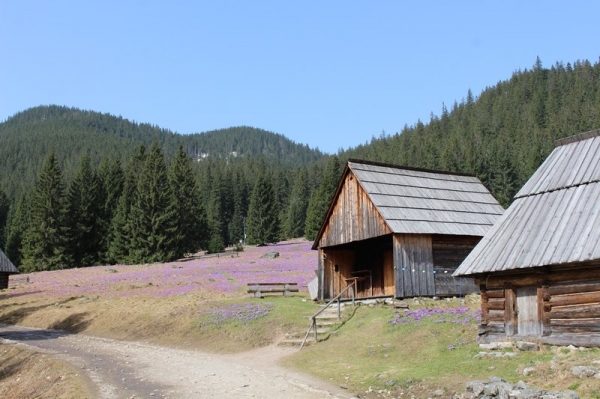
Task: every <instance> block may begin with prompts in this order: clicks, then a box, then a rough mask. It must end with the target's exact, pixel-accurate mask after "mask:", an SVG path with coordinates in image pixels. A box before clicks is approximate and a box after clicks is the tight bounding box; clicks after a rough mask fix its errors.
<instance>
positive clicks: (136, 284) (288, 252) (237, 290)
mask: <svg viewBox="0 0 600 399" xmlns="http://www.w3.org/2000/svg"><path fill="white" fill-rule="evenodd" d="M311 245H312V242H308V241H293V242H282V243H279V244H274V245H269V246H265V247H246V248H245V250H244V251H242V252H228V253H226V254H220V255H218V256H217V255H212V256H210V257H191V258H188V259H182V260H180V261H176V262H169V263H161V264H147V265H113V266H96V267H85V268H78V269H68V270H59V271H49V272H37V273H29V274H21V275H15V276H11V278H10V285H9V288H12V289H11V290H8V291H7V292H6V294H7V296H17V295H23V294H33V293H40V294H42V293H43V294H47V295H49V296H53V297H61V296H102V297H114V298H119V297H143V296H149V297H169V296H173V295H180V294H186V293H194V292H199V291H201V292H202V295H203V296H211V295H214V296H216V297H230V296H236V295H241V294H243V293H245V291H246V288H247V284H248V283H252V282H261V283H262V282H286V283H297V284H298V287H299V288H300V290H301V291H306V285H307V284H308V282H309V281H310V280H312V279H313V278H314V277H315V273H314V270H315V269H316V268H317V252H316V251H311V250H310V247H311ZM271 251H277V252H279V254H280V256H279V257H277V258H275V259H267V258H261V257H262V256H263V255H264V254H265V253H267V252H271ZM257 280H260V281H257Z"/></svg>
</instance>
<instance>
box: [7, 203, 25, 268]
mask: <svg viewBox="0 0 600 399" xmlns="http://www.w3.org/2000/svg"><path fill="white" fill-rule="evenodd" d="M28 220H29V201H28V200H27V198H26V197H25V196H24V195H22V196H21V197H19V200H18V201H17V205H16V206H15V207H14V208H13V209H11V212H10V214H9V218H8V225H7V229H6V247H5V249H4V253H5V254H6V256H8V258H9V259H10V260H11V262H12V263H13V264H14V265H15V266H17V267H18V266H19V265H20V264H21V259H22V258H23V253H22V251H21V249H22V247H23V235H24V234H25V231H26V230H27V228H28V226H29V223H28Z"/></svg>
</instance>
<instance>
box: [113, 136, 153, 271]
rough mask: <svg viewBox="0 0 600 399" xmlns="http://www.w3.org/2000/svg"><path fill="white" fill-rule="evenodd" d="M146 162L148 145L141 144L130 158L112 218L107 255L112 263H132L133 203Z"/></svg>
mask: <svg viewBox="0 0 600 399" xmlns="http://www.w3.org/2000/svg"><path fill="white" fill-rule="evenodd" d="M145 162H146V147H145V146H143V145H141V146H140V147H139V148H138V151H137V153H136V154H135V155H134V156H133V157H132V158H131V159H130V160H129V163H128V165H127V170H126V172H125V181H124V183H123V191H122V193H121V196H120V197H119V200H118V203H117V209H116V210H115V213H114V216H113V218H112V219H111V224H110V230H109V235H108V243H107V246H108V251H107V256H106V257H107V259H108V261H109V262H110V263H131V259H130V256H129V255H130V250H131V247H132V245H131V234H132V226H131V215H130V212H131V204H132V203H133V202H134V201H135V200H136V192H137V184H138V181H139V178H140V175H141V173H142V168H143V167H144V163H145ZM107 199H108V197H107Z"/></svg>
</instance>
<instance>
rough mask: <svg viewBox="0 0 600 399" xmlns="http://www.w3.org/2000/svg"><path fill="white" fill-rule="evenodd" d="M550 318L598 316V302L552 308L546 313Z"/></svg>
mask: <svg viewBox="0 0 600 399" xmlns="http://www.w3.org/2000/svg"><path fill="white" fill-rule="evenodd" d="M546 314H547V315H548V317H549V318H550V319H585V318H600V304H597V305H577V306H566V307H561V308H553V309H552V310H551V311H550V312H547V313H546Z"/></svg>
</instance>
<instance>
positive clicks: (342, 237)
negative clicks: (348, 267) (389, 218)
mask: <svg viewBox="0 0 600 399" xmlns="http://www.w3.org/2000/svg"><path fill="white" fill-rule="evenodd" d="M391 233H392V231H391V230H390V229H389V227H388V226H387V224H386V223H385V220H384V219H383V218H382V217H381V215H380V214H379V212H378V211H377V209H376V208H375V205H373V203H372V202H371V200H370V199H369V196H368V195H367V193H366V192H365V191H364V190H363V189H362V187H361V186H360V184H359V183H358V179H356V177H355V176H354V174H353V173H352V172H350V173H348V174H347V175H346V177H345V181H344V183H343V186H342V190H341V191H340V193H339V196H338V198H337V202H336V203H335V204H334V206H333V210H332V213H331V215H330V217H329V220H328V221H327V224H326V226H325V230H324V231H323V235H322V236H321V239H320V241H319V247H321V248H323V247H331V246H335V245H340V244H347V243H349V242H352V241H360V240H366V239H369V238H374V237H380V236H383V235H386V234H391Z"/></svg>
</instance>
